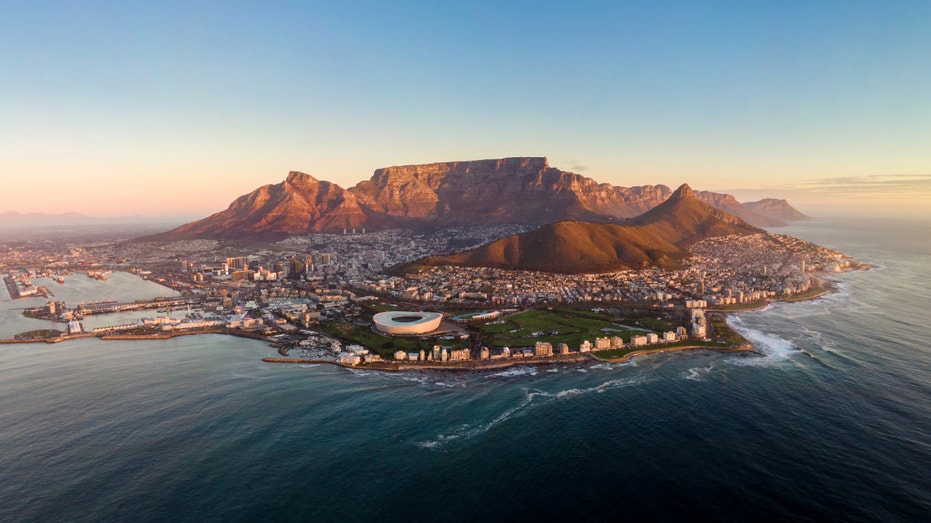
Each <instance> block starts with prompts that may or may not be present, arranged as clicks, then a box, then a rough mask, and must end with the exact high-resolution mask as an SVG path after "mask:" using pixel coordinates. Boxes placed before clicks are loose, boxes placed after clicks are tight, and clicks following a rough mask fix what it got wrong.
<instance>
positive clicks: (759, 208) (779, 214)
mask: <svg viewBox="0 0 931 523" xmlns="http://www.w3.org/2000/svg"><path fill="white" fill-rule="evenodd" d="M744 206H745V207H746V208H748V209H750V210H751V211H753V212H754V213H756V214H758V215H761V216H766V217H769V218H773V219H776V220H780V221H782V222H785V223H791V222H800V221H804V220H810V219H811V218H809V217H808V216H805V215H804V214H802V213H800V212H798V210H796V209H795V208H794V207H792V206H791V205H789V202H787V201H785V200H777V199H775V198H765V199H763V200H760V201H756V202H748V203H745V204H744Z"/></svg>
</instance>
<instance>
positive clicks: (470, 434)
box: [414, 376, 647, 449]
mask: <svg viewBox="0 0 931 523" xmlns="http://www.w3.org/2000/svg"><path fill="white" fill-rule="evenodd" d="M646 381H647V380H646V379H645V378H643V377H642V376H637V377H634V378H626V379H624V378H618V379H613V380H608V381H606V382H604V383H601V384H600V385H596V386H594V387H588V388H571V389H566V390H561V391H559V392H547V391H542V390H538V389H533V390H528V391H527V392H526V394H525V396H524V398H523V399H522V400H521V402H520V403H518V404H517V405H516V406H514V407H511V408H510V409H507V410H505V411H504V412H503V413H501V414H500V415H498V416H497V417H496V418H494V419H493V420H491V421H489V422H488V423H485V424H482V425H477V426H472V425H469V424H463V425H459V426H456V427H453V428H451V429H450V430H449V431H447V432H446V433H442V434H438V435H437V437H436V438H435V439H432V440H427V441H417V442H414V444H415V445H417V446H418V447H421V448H426V449H437V448H442V447H443V446H445V445H446V444H448V443H451V442H453V441H457V440H467V439H471V438H474V437H476V436H479V435H482V434H484V433H486V432H488V431H489V430H491V429H492V428H494V427H495V426H497V425H498V424H500V423H504V422H505V421H507V420H509V419H511V418H512V417H516V416H521V415H523V414H525V413H526V412H527V411H529V410H530V409H532V408H534V407H536V406H539V405H545V404H547V403H550V402H552V401H556V400H562V399H565V398H573V397H578V396H584V395H585V394H592V393H594V394H601V393H603V392H605V391H608V390H613V389H618V388H621V387H630V386H633V385H639V384H641V383H645V382H646Z"/></svg>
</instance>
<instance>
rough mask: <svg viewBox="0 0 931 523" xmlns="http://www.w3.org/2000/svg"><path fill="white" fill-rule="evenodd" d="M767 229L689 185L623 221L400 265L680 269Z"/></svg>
mask: <svg viewBox="0 0 931 523" xmlns="http://www.w3.org/2000/svg"><path fill="white" fill-rule="evenodd" d="M762 232H764V231H763V230H762V229H759V228H757V227H754V226H752V225H750V224H748V223H746V222H745V221H743V220H742V219H740V218H738V217H736V216H733V215H730V214H728V213H726V212H724V211H721V210H720V209H716V208H714V207H712V206H711V205H709V204H707V203H705V202H703V201H701V200H700V199H699V197H698V195H697V194H696V193H695V192H694V191H692V189H691V188H690V187H689V186H688V185H687V184H683V185H682V186H681V187H679V188H678V189H677V190H676V191H675V192H673V193H672V195H670V197H669V198H668V199H667V200H666V201H665V202H663V203H662V204H660V205H658V206H656V207H654V208H653V209H651V210H649V211H647V212H646V213H644V214H642V215H640V216H638V217H636V218H633V219H631V220H627V222H625V223H624V224H623V225H620V224H611V223H591V222H578V221H559V222H555V223H550V224H546V225H544V226H542V227H540V228H539V229H536V230H533V231H529V232H525V233H521V234H516V235H513V236H509V237H507V238H502V239H500V240H498V241H495V242H492V243H490V244H487V245H483V246H481V247H477V248H475V249H471V250H468V251H465V252H462V253H458V254H453V255H448V256H437V257H430V258H426V259H424V260H418V261H417V262H413V263H411V264H407V265H405V266H402V267H399V268H397V269H396V271H397V272H406V271H411V270H417V269H419V268H421V267H424V266H436V265H455V266H466V267H492V268H499V269H510V270H529V271H543V272H554V273H568V274H580V273H600V272H612V271H618V270H627V269H643V268H648V267H661V268H666V269H670V268H678V267H679V266H680V262H681V260H682V259H684V258H685V257H687V256H688V255H689V254H688V248H689V247H690V246H691V245H693V244H695V243H696V242H699V241H701V240H703V239H706V238H710V237H715V236H727V235H735V234H736V235H749V234H758V233H762Z"/></svg>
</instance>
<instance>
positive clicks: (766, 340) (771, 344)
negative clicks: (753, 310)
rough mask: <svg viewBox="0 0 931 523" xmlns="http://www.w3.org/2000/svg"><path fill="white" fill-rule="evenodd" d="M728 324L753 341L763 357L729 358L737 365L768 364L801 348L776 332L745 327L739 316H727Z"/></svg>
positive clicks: (796, 352)
mask: <svg viewBox="0 0 931 523" xmlns="http://www.w3.org/2000/svg"><path fill="white" fill-rule="evenodd" d="M729 324H730V326H731V327H732V328H733V329H734V330H735V331H737V332H738V333H740V334H741V335H742V336H743V337H744V338H747V339H748V340H750V341H751V342H752V343H753V346H754V347H755V348H756V352H758V353H760V354H762V355H763V356H765V357H762V358H760V357H756V358H754V357H736V358H729V360H728V361H729V362H730V363H735V364H737V365H770V364H772V363H775V362H781V361H784V360H786V359H788V358H790V357H791V356H793V355H795V354H801V349H800V348H799V347H796V346H795V345H794V344H793V343H792V342H790V341H789V340H787V339H785V338H781V337H779V336H778V335H776V334H770V333H766V332H763V331H761V330H757V329H752V328H750V327H747V326H746V325H745V324H744V322H743V320H741V319H740V317H739V316H736V317H732V318H729Z"/></svg>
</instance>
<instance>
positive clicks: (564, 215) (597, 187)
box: [155, 158, 794, 239]
mask: <svg viewBox="0 0 931 523" xmlns="http://www.w3.org/2000/svg"><path fill="white" fill-rule="evenodd" d="M671 194H672V191H671V190H670V189H669V188H668V187H666V186H665V185H643V186H639V187H618V186H614V185H610V184H606V183H601V184H600V183H598V182H596V181H595V180H593V179H591V178H587V177H585V176H581V175H579V174H575V173H571V172H566V171H561V170H559V169H556V168H554V167H550V165H549V163H548V162H547V160H546V158H503V159H498V160H477V161H468V162H443V163H431V164H425V165H406V166H398V167H386V168H384V169H378V170H376V171H375V173H374V174H373V175H372V178H371V179H369V180H366V181H363V182H360V183H359V184H357V185H356V186H355V187H352V188H350V189H348V190H347V189H343V188H341V187H339V186H338V185H335V184H332V183H330V182H326V181H320V180H317V179H315V178H313V177H312V176H310V175H307V174H304V173H299V172H291V173H289V174H288V177H287V179H286V180H285V181H284V182H282V183H280V184H275V185H266V186H263V187H260V188H258V189H256V190H255V191H253V192H251V193H249V194H247V195H245V196H241V197H240V198H238V199H236V201H234V202H233V203H232V204H230V206H229V208H227V209H226V210H224V211H222V212H219V213H216V214H214V215H212V216H209V217H207V218H204V219H202V220H198V221H196V222H192V223H189V224H187V225H184V226H182V227H179V228H178V229H175V230H173V231H169V232H167V233H164V234H163V235H160V236H159V237H157V238H155V239H178V238H196V237H206V238H237V237H261V238H272V239H273V238H278V237H283V236H287V235H291V234H303V233H310V232H341V231H342V230H343V229H347V228H354V227H368V228H369V229H372V230H375V229H381V228H388V227H398V226H404V227H426V226H435V225H440V226H450V225H479V224H482V225H488V224H501V223H523V224H532V225H539V224H545V223H552V222H555V221H560V220H584V221H590V222H620V221H621V220H623V219H627V218H631V217H634V216H638V215H640V214H642V213H644V212H646V211H648V210H650V209H652V208H654V207H656V206H657V205H659V204H660V203H662V202H663V201H665V200H666V199H668V198H669V196H670V195H671ZM698 197H699V198H700V199H702V200H704V201H706V202H708V203H710V204H711V205H713V206H715V207H718V208H720V209H723V210H725V211H727V212H729V213H732V214H735V215H737V216H740V217H742V218H744V219H746V220H747V221H749V222H750V223H753V224H756V225H761V226H770V225H780V224H784V222H783V221H782V220H780V219H777V218H775V216H778V215H779V214H778V213H776V212H775V211H773V212H771V213H769V214H764V213H762V212H754V211H752V210H750V209H748V208H746V207H745V206H743V205H741V204H740V203H739V202H737V200H735V199H734V198H733V197H732V196H730V195H726V194H716V193H710V192H702V193H698ZM786 205H788V204H786ZM764 207H766V206H765V205H763V204H762V203H761V205H760V207H759V208H764ZM766 208H769V207H766ZM789 209H791V207H789ZM793 210H794V209H793Z"/></svg>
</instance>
